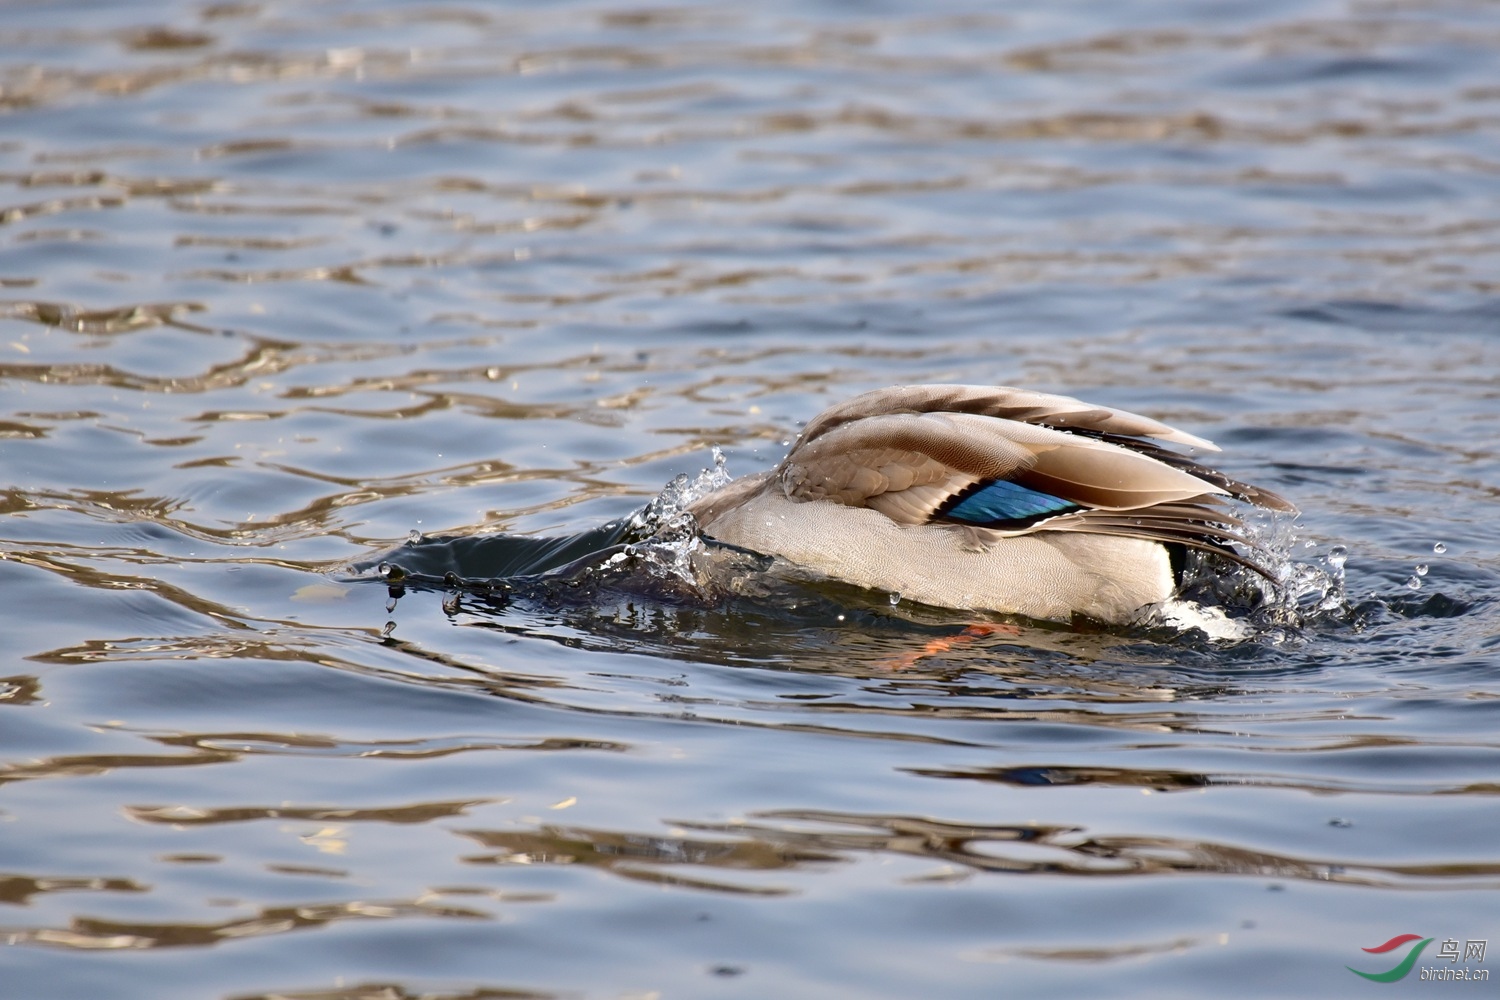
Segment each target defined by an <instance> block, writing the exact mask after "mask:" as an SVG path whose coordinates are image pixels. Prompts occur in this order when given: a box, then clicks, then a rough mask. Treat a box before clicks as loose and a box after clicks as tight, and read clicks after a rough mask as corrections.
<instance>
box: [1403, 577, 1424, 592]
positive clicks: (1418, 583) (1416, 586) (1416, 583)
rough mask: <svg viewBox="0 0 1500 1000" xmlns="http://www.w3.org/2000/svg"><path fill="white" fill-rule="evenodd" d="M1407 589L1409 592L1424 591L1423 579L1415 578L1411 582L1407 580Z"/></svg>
mask: <svg viewBox="0 0 1500 1000" xmlns="http://www.w3.org/2000/svg"><path fill="white" fill-rule="evenodd" d="M1406 589H1407V590H1421V589H1422V578H1421V577H1420V576H1414V577H1412V578H1411V579H1410V580H1407V581H1406Z"/></svg>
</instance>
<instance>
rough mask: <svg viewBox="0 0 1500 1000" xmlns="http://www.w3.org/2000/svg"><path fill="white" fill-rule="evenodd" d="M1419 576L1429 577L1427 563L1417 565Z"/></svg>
mask: <svg viewBox="0 0 1500 1000" xmlns="http://www.w3.org/2000/svg"><path fill="white" fill-rule="evenodd" d="M1417 575H1418V576H1426V575H1427V564H1426V563H1417Z"/></svg>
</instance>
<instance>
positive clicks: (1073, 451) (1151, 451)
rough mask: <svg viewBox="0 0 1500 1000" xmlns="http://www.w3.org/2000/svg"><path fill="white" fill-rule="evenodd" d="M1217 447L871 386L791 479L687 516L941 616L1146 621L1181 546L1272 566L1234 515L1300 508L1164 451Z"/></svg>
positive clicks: (809, 434) (776, 479) (1046, 402)
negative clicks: (1250, 509) (969, 613)
mask: <svg viewBox="0 0 1500 1000" xmlns="http://www.w3.org/2000/svg"><path fill="white" fill-rule="evenodd" d="M1158 441H1162V442H1166V443H1169V444H1178V445H1186V446H1190V447H1195V448H1201V449H1211V450H1217V449H1215V448H1214V446H1213V445H1212V444H1211V443H1210V442H1208V441H1205V440H1204V439H1202V438H1198V437H1194V436H1193V435H1190V434H1185V433H1183V432H1182V431H1178V430H1175V429H1173V428H1171V427H1168V426H1166V425H1165V424H1161V423H1158V422H1157V421H1155V420H1151V419H1149V418H1146V417H1141V416H1137V415H1135V414H1132V413H1126V412H1124V411H1121V410H1113V409H1109V408H1105V407H1100V406H1094V405H1091V404H1088V403H1084V402H1082V401H1080V400H1077V399H1073V398H1071V397H1067V396H1057V395H1051V394H1047V393H1039V392H1031V391H1028V390H1023V389H1013V388H1008V387H1003V386H1002V387H995V386H968V385H916V386H897V387H892V388H888V389H878V390H875V391H873V392H867V393H864V394H862V395H860V396H856V397H854V398H853V399H851V400H849V401H847V402H845V403H841V404H839V405H837V406H834V407H831V408H830V409H828V410H825V411H824V412H823V413H822V414H820V415H818V416H817V417H816V418H815V419H814V420H813V421H812V422H810V423H809V424H808V425H807V427H806V428H805V429H804V430H803V432H802V434H801V435H800V436H799V437H798V439H797V441H796V443H795V444H794V445H793V446H792V449H791V451H790V452H789V453H788V454H787V456H786V458H784V459H783V460H782V461H781V463H780V464H779V465H777V466H776V468H774V469H772V470H771V471H769V472H766V473H760V474H757V475H752V476H747V477H744V478H742V479H738V480H735V481H734V482H732V483H730V484H729V485H727V486H725V487H723V488H722V489H720V490H717V491H715V492H713V493H711V494H709V495H707V496H705V497H703V498H701V499H699V500H698V501H696V502H695V503H693V504H691V505H689V508H688V510H689V512H690V513H692V514H693V516H694V517H695V518H696V519H697V521H698V525H699V527H700V529H701V530H702V532H703V534H705V535H706V536H708V537H709V538H712V539H715V540H717V541H720V542H725V543H728V544H730V545H735V546H739V547H742V548H746V549H750V550H752V551H755V552H760V553H763V554H766V555H770V556H774V557H777V558H778V560H779V561H780V569H781V571H782V572H785V573H787V574H789V575H793V576H802V577H807V578H818V577H825V578H833V579H837V580H842V581H845V582H847V583H852V584H855V585H858V586H861V587H867V588H870V589H873V590H882V591H888V592H891V593H895V594H900V595H901V597H902V598H903V599H909V600H914V601H918V602H921V603H923V604H930V605H935V606H938V607H947V608H957V609H972V610H982V611H998V612H1003V613H1010V614H1019V615H1025V616H1027V617H1031V618H1039V619H1053V620H1062V621H1067V620H1069V619H1071V618H1072V617H1073V616H1075V615H1083V616H1086V617H1089V618H1093V619H1097V620H1100V621H1104V622H1110V623H1125V622H1130V621H1134V620H1136V619H1138V618H1139V617H1141V615H1142V614H1143V612H1144V611H1145V610H1146V609H1148V608H1150V607H1151V606H1153V605H1156V604H1159V603H1161V602H1162V601H1165V600H1167V599H1168V598H1170V597H1171V596H1172V595H1173V593H1174V592H1175V590H1176V588H1177V579H1176V573H1175V572H1174V568H1173V556H1174V550H1180V549H1182V548H1196V549H1205V550H1209V551H1213V552H1217V553H1219V554H1221V555H1224V556H1225V557H1227V558H1229V559H1231V560H1233V561H1236V562H1239V563H1242V564H1244V565H1247V566H1249V567H1250V568H1251V569H1254V570H1256V571H1258V572H1262V573H1264V570H1263V569H1261V567H1259V566H1258V565H1257V564H1256V563H1255V562H1254V561H1253V558H1252V557H1251V556H1247V555H1245V554H1243V553H1242V552H1241V551H1238V550H1237V549H1236V546H1239V547H1241V548H1253V547H1252V546H1251V544H1250V542H1249V541H1248V540H1247V539H1246V538H1244V537H1243V535H1241V534H1239V533H1238V532H1237V531H1236V529H1237V528H1239V527H1241V526H1242V522H1241V521H1240V520H1239V519H1238V518H1236V517H1235V516H1234V515H1233V514H1232V513H1231V512H1230V511H1229V509H1228V507H1227V505H1226V503H1225V501H1226V500H1227V499H1231V498H1233V499H1238V500H1242V501H1245V502H1248V503H1251V504H1255V505H1258V506H1262V507H1266V508H1270V509H1273V510H1291V509H1293V508H1292V507H1291V505H1290V504H1288V503H1287V502H1286V501H1285V500H1283V499H1282V498H1280V497H1278V496H1276V495H1275V494H1273V493H1270V492H1268V491H1266V490H1261V489H1257V488H1255V487H1252V486H1248V485H1246V484H1243V483H1239V482H1236V481H1234V480H1232V479H1229V478H1228V477H1226V476H1223V475H1221V474H1219V473H1217V472H1215V471H1213V470H1211V469H1209V468H1206V467H1204V466H1201V465H1199V464H1197V463H1196V462H1194V461H1193V460H1191V459H1189V458H1188V457H1186V456H1184V455H1182V454H1181V453H1179V452H1176V451H1172V450H1169V449H1167V448H1165V447H1163V446H1162V445H1160V444H1157V443H1156V442H1158Z"/></svg>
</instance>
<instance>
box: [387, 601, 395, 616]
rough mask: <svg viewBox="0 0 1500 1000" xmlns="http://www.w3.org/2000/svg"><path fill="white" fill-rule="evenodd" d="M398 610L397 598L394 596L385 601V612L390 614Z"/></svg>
mask: <svg viewBox="0 0 1500 1000" xmlns="http://www.w3.org/2000/svg"><path fill="white" fill-rule="evenodd" d="M395 610H396V598H394V597H392V598H390V599H388V600H387V601H386V602H385V613H386V614H390V613H391V612H392V611H395Z"/></svg>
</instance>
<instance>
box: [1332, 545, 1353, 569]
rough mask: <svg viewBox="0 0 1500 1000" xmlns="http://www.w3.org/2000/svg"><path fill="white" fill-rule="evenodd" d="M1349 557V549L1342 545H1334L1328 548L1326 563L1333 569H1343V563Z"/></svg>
mask: <svg viewBox="0 0 1500 1000" xmlns="http://www.w3.org/2000/svg"><path fill="white" fill-rule="evenodd" d="M1348 558H1349V550H1348V549H1347V548H1345V547H1344V546H1342V545H1335V546H1334V547H1333V548H1331V549H1329V550H1328V565H1330V566H1332V567H1333V568H1334V569H1343V568H1344V563H1345V562H1346V561H1347V560H1348Z"/></svg>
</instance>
